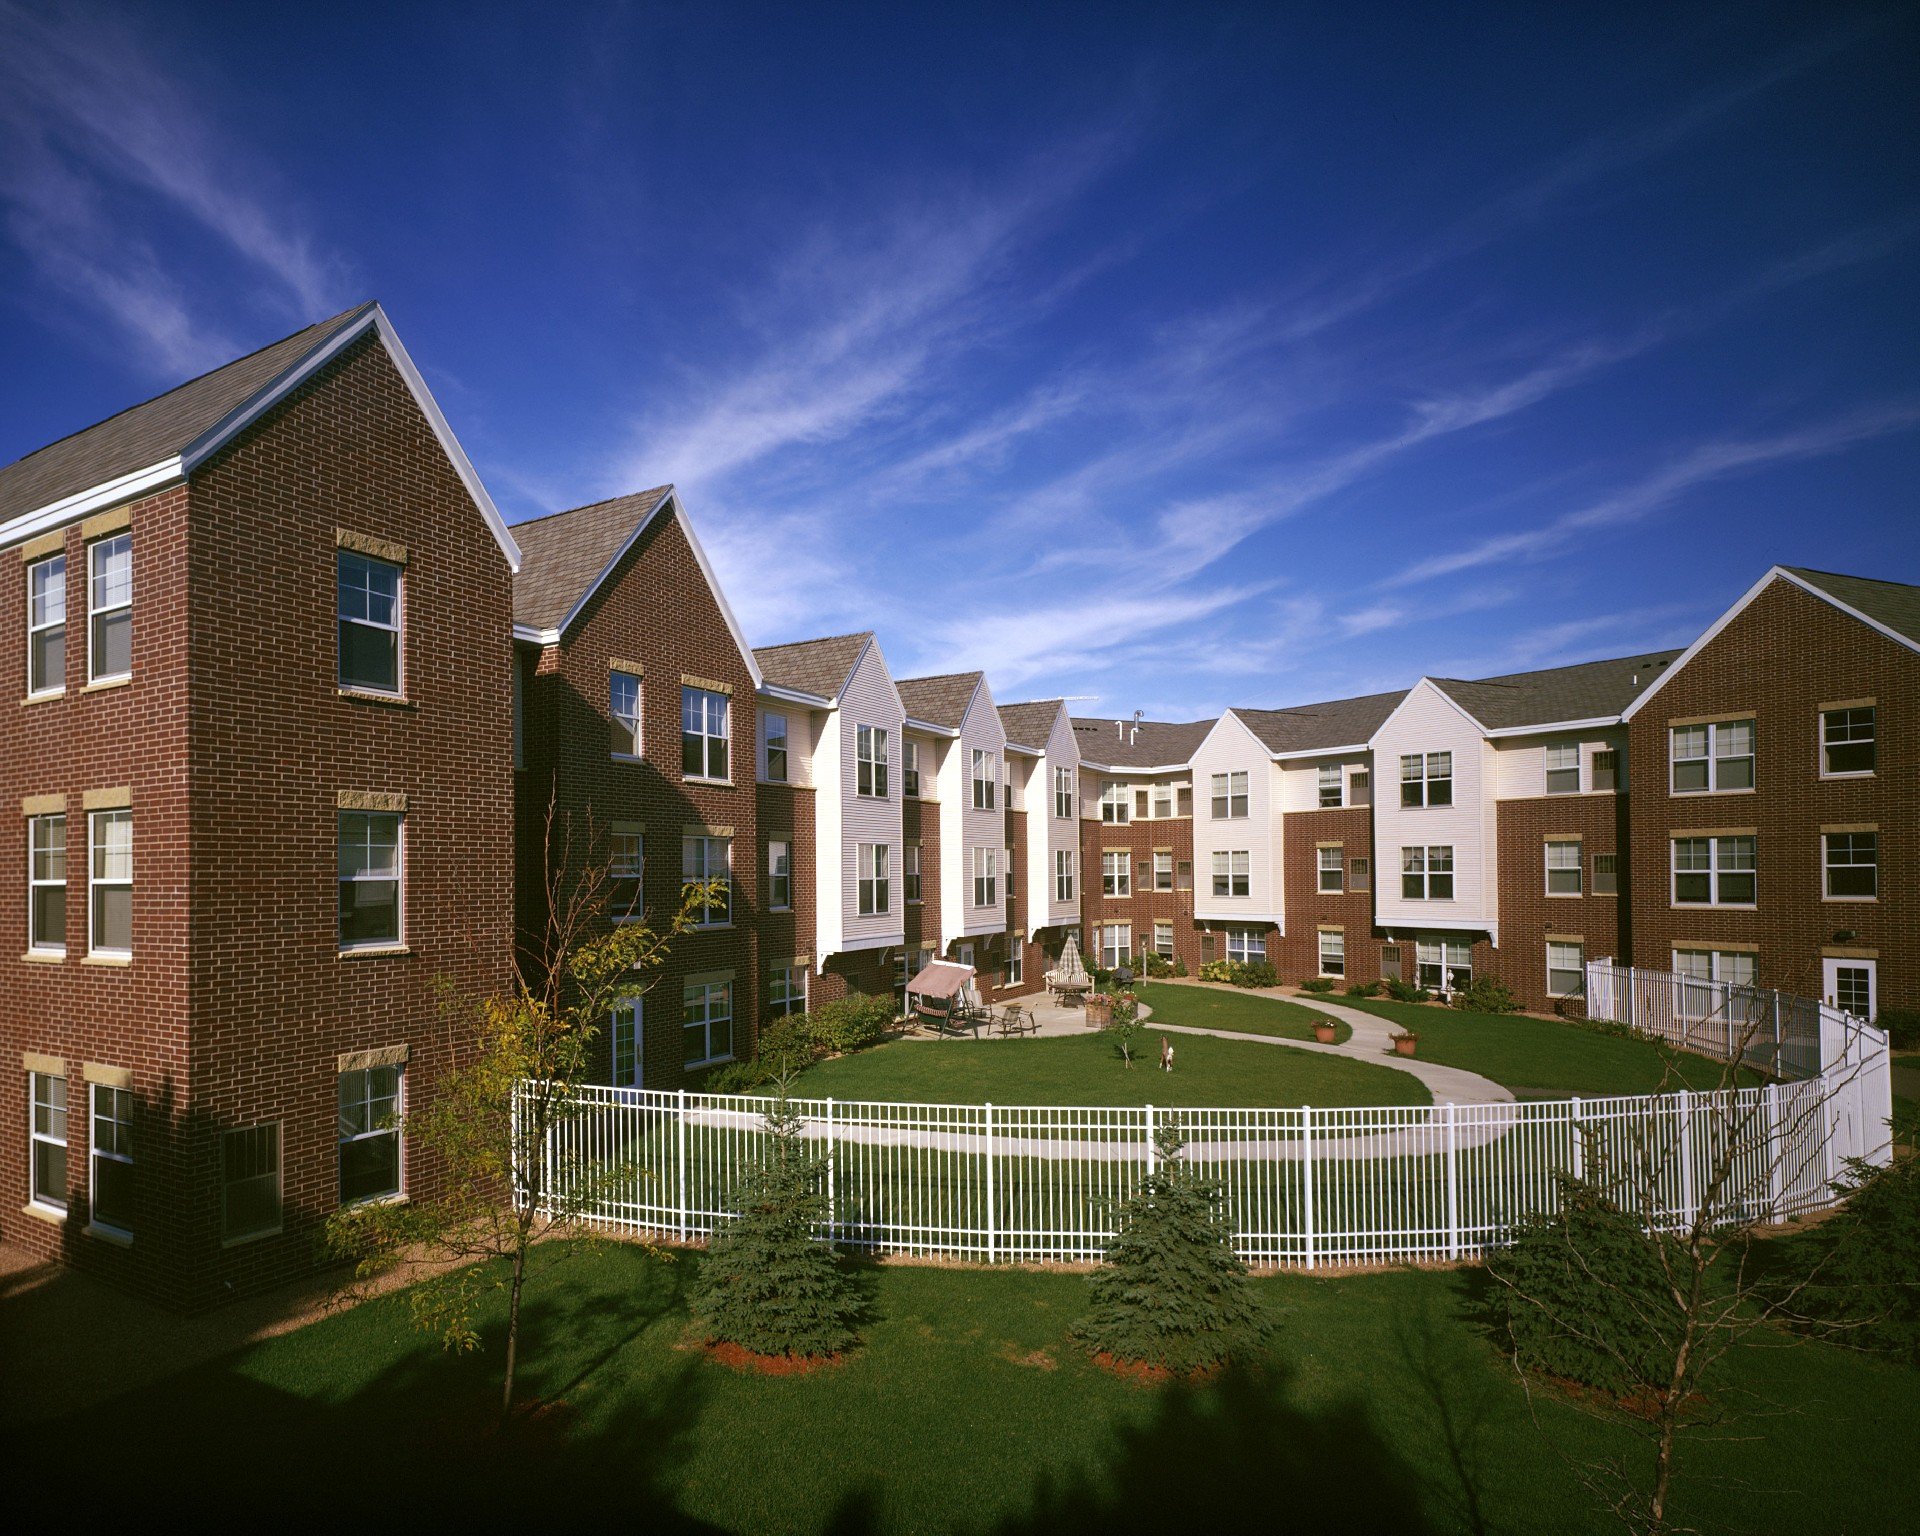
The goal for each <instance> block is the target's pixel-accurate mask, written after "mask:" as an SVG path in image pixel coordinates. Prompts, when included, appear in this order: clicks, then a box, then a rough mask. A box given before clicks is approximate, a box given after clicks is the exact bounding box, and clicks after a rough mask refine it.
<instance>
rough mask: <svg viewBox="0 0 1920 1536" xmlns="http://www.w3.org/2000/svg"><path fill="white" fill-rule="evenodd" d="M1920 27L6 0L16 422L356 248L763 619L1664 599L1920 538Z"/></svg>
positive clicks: (1787, 14)
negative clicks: (668, 507)
mask: <svg viewBox="0 0 1920 1536" xmlns="http://www.w3.org/2000/svg"><path fill="white" fill-rule="evenodd" d="M563 13H564V14H565V15H566V16H567V18H568V19H567V20H565V21H557V20H555V19H554V18H556V17H557V16H560V15H562V14H563ZM1916 60H1920V26H1917V25H1916V22H1915V20H1914V19H1913V16H1912V14H1911V13H1910V12H1908V13H1903V12H1902V11H1901V10H1899V9H1896V8H1891V7H1880V8H1876V7H1861V8H1859V9H1848V8H1845V7H1842V6H1837V5H1831V6H1823V7H1780V8H1768V7H1761V6H1754V5H1743V6H1738V7H1731V8H1726V9H1719V8H1713V7H1685V6H1683V7H1674V6H1670V5H1662V6H1649V7H1638V6H1629V5H1617V6H1609V7H1551V8H1549V7H1488V8H1484V9H1479V10H1475V9H1473V8H1466V9H1460V8H1453V7H1430V6H1429V7H1410V8H1408V9H1406V10H1404V11H1395V10H1392V9H1391V8H1374V7H1366V6H1333V5H1322V6H1317V7H1311V8H1307V7H1272V6H1269V7H1261V8H1257V9H1251V10H1248V11H1245V12H1234V11H1232V10H1229V9H1225V8H1202V7H1166V6H1161V7H1140V8H1134V7H1128V6H1106V7H1099V8H1093V7H1087V8H1078V9H1075V10H1072V11H1069V10H1067V9H1065V8H1038V7H1032V6H1023V7H1012V8H1008V9H1006V10H1004V11H992V10H987V9H968V8H963V7H950V8H945V9H944V10H940V11H938V12H936V11H935V10H934V9H933V8H927V7H917V8H911V9H909V8H888V9H886V10H882V9H880V8H860V7H791V6H789V7H777V8H776V7H765V8H759V7H739V6H728V5H724V4H707V5H686V6H645V5H633V6H610V7H601V8H593V7H573V8H554V7H543V8H539V9H535V8H527V9H526V10H524V11H516V10H514V9H512V8H509V7H505V6H500V7H476V6H471V5H462V6H455V7H434V6H425V5H415V6H406V7H398V8H395V7H389V6H366V7H359V6H354V5H346V4H342V5H330V6H327V7H324V8H322V7H310V8H306V9H305V11H304V12H302V11H299V10H295V9H293V8H281V7H266V6H254V7H242V6H205V7H199V8H196V7H193V6H191V5H187V4H183V3H175V4H171V5H169V6H168V7H166V8H164V10H163V9H161V8H157V7H139V8H135V7H124V8H118V9H115V8H88V7H85V6H79V5H61V6H58V7H53V6H40V5H25V6H22V5H20V4H17V3H16V0H0V459H11V458H13V457H16V456H18V455H19V454H21V453H24V452H27V451H30V450H31V449H32V448H34V447H36V446H38V445H39V444H41V443H43V442H45V441H48V440H50V439H52V438H55V437H58V436H61V435H63V434H65V433H67V432H70V431H72V430H74V429H76V428H78V427H80V426H83V425H85V424H87V423H89V422H92V421H94V420H97V419H99V418H100V417H102V416H104V415H107V414H109V413H111V412H112V411H114V410H117V409H119V408H121V407H123V406H125V405H127V404H130V403H132V402H133V401H135V400H137V399H140V398H143V397H145V396H147V395H150V394H153V393H156V392H158V391H159V390H161V389H164V388H166V387H168V386H169V385H170V384H172V383H176V382H178V381H179V380H180V379H181V378H184V377H186V376H188V375H190V374H192V373H194V372H197V371H200V370H202V369H204V368H207V367H210V366H213V365H216V364H218V363H219V362H222V361H224V360H225V359H226V358H228V357H230V356H233V355H236V354H238V353H240V352H243V351H246V350H250V349H251V348H253V347H256V346H259V345H261V344H263V343H265V342H267V341H269V340H272V339H273V338H274V337H276V336H278V335H281V334H284V333H286V332H287V331H289V330H292V329H294V328H297V327H298V326H299V325H301V324H304V323H306V322H307V321H309V320H312V319H315V318H318V317H320V316H322V315H324V314H328V313H332V312H334V311H336V310H339V309H342V308H345V307H347V306H348V305H349V304H352V303H354V302H356V301H358V300H359V299H361V298H364V297H376V298H378V299H380V300H381V301H382V302H383V303H384V304H385V305H386V307H387V309H388V312H389V313H390V315H391V316H392V317H393V320H394V322H395V324H396V325H397V326H398V328H399V330H400V332H401V334H402V336H404V337H405V339H406V341H407V344H408V346H409V348H410V349H411V350H412V352H413V354H414V356H415V358H416V360H417V361H418V362H419V363H420V364H421V366H422V368H423V371H424V372H425V373H426V375H427V377H428V380H429V382H430V383H431V385H432V386H433V388H434V390H435V393H436V394H437V395H438V396H439V398H440V401H441V404H442V405H443V407H444V408H445V410H446V413H447V415H448V417H449V418H450V419H451V421H452V423H453V425H454V428H455V430H456V431H457V432H458V433H459V434H460V436H461V438H462V440H463V442H464V443H465V444H466V446H467V449H468V451H469V453H470V454H471V455H472V457H473V459H474V460H475V462H476V464H477V465H478V467H479V469H480V472H481V474H482V476H483V477H484V478H485V479H486V481H487V483H488V484H489V486H490V487H491V488H492V490H493V492H494V495H495V497H496V499H497V500H498V501H499V502H500V503H501V505H502V507H503V508H504V509H505V510H506V512H507V515H508V516H509V518H519V517H526V516H532V515H534V514H536V513H539V512H544V511H550V510H553V509H556V508H559V507H566V506H572V505H577V504H579V503H582V502H586V501H591V500H595V499H598V498H601V497H604V496H608V495H613V494H617V493H619V492H621V491H625V490H629V489H635V488H638V487H641V486H647V485H653V484H657V483H659V482H661V481H666V480H672V481H674V482H677V483H678V484H679V485H680V486H681V488H682V490H683V492H684V494H685V497H686V500H687V503H688V506H689V508H690V510H691V512H692V514H693V516H694V518H695V520H696V523H697V524H698V526H699V527H700V529H701V531H702V534H703V537H704V538H705V540H706V542H707V545H708V548H709V550H710V551H711V553H712V554H713V556H714V558H715V561H716V564H717V565H718V566H719V568H720V571H721V574H722V577H723V579H724V580H725V582H726V583H727V586H728V590H729V592H730V593H731V595H732V597H733V599H734V602H735V606H736V608H737V610H738V611H739V613H740V615H741V618H742V620H743V622H744V623H745V625H746V627H747V629H748V632H749V634H750V636H751V637H752V638H753V640H754V641H755V643H758V644H767V643H774V642H777V641H783V640H791V639H797V638H803V637H805V636H808V635H814V634H826V633H834V632H839V631H843V630H847V629H854V628H866V627H875V628H877V629H878V630H879V631H880V633H881V638H882V643H883V645H884V646H885V648H886V650H887V653H888V657H889V660H890V661H891V662H892V664H893V665H894V667H895V669H896V671H897V672H900V673H901V674H902V675H905V674H907V673H911V672H916V671H935V670H948V669H954V668H960V667H968V666H985V667H986V668H987V669H988V672H989V676H990V678H991V680H992V682H993V684H994V687H995V690H996V692H997V694H998V695H999V697H1001V698H1002V699H1013V698H1023V697H1035V696H1042V695H1050V694H1060V693H1064V694H1069V695H1076V696H1082V697H1083V698H1084V699H1085V702H1083V703H1080V704H1077V705H1076V709H1077V710H1081V711H1084V712H1088V713H1114V714H1123V713H1130V712H1131V711H1133V710H1134V709H1136V708H1137V709H1144V710H1145V711H1147V712H1148V714H1149V715H1153V716H1159V717H1170V718H1181V717H1193V716H1197V715H1200V714H1203V713H1212V712H1214V711H1216V710H1218V709H1220V708H1222V707H1224V706H1226V705H1230V704H1248V705H1263V706H1272V705H1282V704H1287V703H1294V702H1304V701H1307V700H1311V699H1317V698H1327V697H1337V696H1340V695H1344V694H1349V693H1357V692H1365V691H1369V690H1372V689H1376V688H1384V687H1392V686H1399V685H1402V684H1404V683H1406V682H1408V681H1410V680H1411V679H1412V678H1414V677H1416V676H1418V675H1420V674H1421V673H1423V672H1426V673H1433V674H1437V675H1484V674H1488V673H1493V672H1499V671H1507V670H1515V669H1519V668H1523V667H1530V666H1544V665H1552V664H1555V663H1557V662H1562V661H1573V660H1581V659H1586V658H1590V657H1595V656H1604V655H1620V654H1624V653H1626V652H1628V651H1632V650H1637V649H1648V648H1653V647H1657V646H1663V645H1675V644H1684V643H1685V642H1686V641H1687V640H1688V639H1690V638H1692V637H1693V636H1694V635H1695V634H1696V633H1697V632H1698V631H1699V630H1700V628H1702V627H1703V626H1704V625H1705V624H1706V623H1707V622H1709V621H1710V619H1711V618H1712V617H1713V615H1714V614H1715V613H1717V612H1718V611H1719V610H1720V609H1721V608H1723V607H1724V606H1725V605H1726V604H1727V603H1728V602H1730V601H1731V600H1732V599H1733V598H1735V597H1736V596H1738V595H1739V593H1741V592H1742V591H1744V590H1745V588H1746V587H1747V586H1748V585H1749V584H1750V583H1751V582H1752V581H1753V580H1754V579H1755V578H1756V577H1757V576H1758V575H1759V574H1760V573H1761V572H1762V571H1763V570H1764V569H1765V568H1766V567H1767V565H1769V564H1770V563H1773V562H1775V561H1781V562H1786V563H1791V564H1807V565H1815V566H1822V567H1826V568H1830V569H1839V570H1845V571H1851V572H1857V573H1861V574H1867V575H1882V576H1888V577H1892V578H1895V579H1901V580H1908V581H1915V580H1920V504H1917V501H1916V493H1915V486H1916V485H1920V302H1916V301H1917V300H1920V294H1917V293H1916V283H1915V271H1916V267H1915V258H1916V252H1917V251H1920V157H1916V156H1915V155H1914V153H1913V145H1914V144H1915V143H1916V142H1920V90H1916V86H1920V70H1917V69H1916V67H1915V61H1916ZM1096 701H1097V702H1096Z"/></svg>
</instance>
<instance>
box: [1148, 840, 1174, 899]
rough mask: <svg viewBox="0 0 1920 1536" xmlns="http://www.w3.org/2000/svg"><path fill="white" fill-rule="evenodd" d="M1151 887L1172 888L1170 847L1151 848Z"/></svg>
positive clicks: (1159, 889)
mask: <svg viewBox="0 0 1920 1536" xmlns="http://www.w3.org/2000/svg"><path fill="white" fill-rule="evenodd" d="M1153 888H1154V889H1155V890H1156V891H1170V890H1172V889H1173V850H1172V849H1171V848H1156V849H1154V850H1153Z"/></svg>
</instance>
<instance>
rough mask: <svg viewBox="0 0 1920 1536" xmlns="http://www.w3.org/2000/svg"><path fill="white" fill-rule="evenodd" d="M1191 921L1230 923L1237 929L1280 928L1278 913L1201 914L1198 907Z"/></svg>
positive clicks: (1196, 906) (1195, 908)
mask: <svg viewBox="0 0 1920 1536" xmlns="http://www.w3.org/2000/svg"><path fill="white" fill-rule="evenodd" d="M1193 920H1194V921H1195V922H1196V923H1230V924H1232V925H1233V926H1235V927H1237V928H1245V927H1249V926H1253V927H1258V926H1260V925H1261V924H1265V925H1267V926H1269V927H1273V928H1278V927H1279V926H1280V914H1279V913H1278V912H1202V911H1201V910H1200V908H1199V906H1198V905H1195V907H1194V909H1193Z"/></svg>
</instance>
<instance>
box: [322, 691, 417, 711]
mask: <svg viewBox="0 0 1920 1536" xmlns="http://www.w3.org/2000/svg"><path fill="white" fill-rule="evenodd" d="M334 696H335V697H336V698H342V699H349V700H351V701H352V702H353V703H356V704H384V705H386V707H387V708H388V709H416V708H418V707H419V706H418V705H416V704H415V703H414V702H413V700H412V699H410V698H408V697H407V696H406V695H405V694H403V693H380V692H377V691H376V690H374V689H372V688H336V689H334Z"/></svg>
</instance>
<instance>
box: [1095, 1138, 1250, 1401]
mask: <svg viewBox="0 0 1920 1536" xmlns="http://www.w3.org/2000/svg"><path fill="white" fill-rule="evenodd" d="M1185 1145H1186V1136H1185V1133H1184V1132H1182V1130H1181V1129H1180V1125H1179V1123H1178V1122H1177V1121H1175V1120H1171V1119H1169V1120H1166V1121H1163V1122H1162V1123H1161V1125H1160V1127H1159V1129H1158V1130H1157V1131H1156V1132H1155V1134H1154V1148H1155V1150H1156V1152H1157V1153H1158V1154H1159V1155H1158V1157H1157V1158H1156V1160H1155V1164H1154V1169H1153V1172H1151V1173H1150V1174H1148V1175H1147V1176H1146V1178H1145V1179H1144V1180H1143V1181H1142V1182H1141V1185H1140V1188H1139V1189H1138V1190H1137V1191H1136V1192H1135V1193H1134V1194H1133V1195H1131V1196H1129V1197H1128V1198H1127V1199H1126V1200H1125V1201H1123V1202H1122V1203H1121V1206H1120V1212H1119V1215H1120V1230H1119V1233H1118V1235H1117V1236H1116V1237H1115V1238H1114V1239H1113V1241H1112V1242H1111V1243H1109V1244H1108V1245H1107V1250H1106V1263H1105V1265H1104V1266H1102V1267H1101V1268H1100V1269H1098V1270H1095V1271H1094V1273H1093V1275H1092V1276H1091V1277H1090V1280H1089V1283H1090V1285H1091V1286H1092V1289H1093V1305H1092V1307H1091V1308H1090V1309H1089V1310H1088V1312H1087V1315H1086V1316H1085V1317H1083V1318H1082V1319H1081V1320H1080V1321H1079V1322H1078V1323H1076V1324H1075V1325H1074V1329H1073V1334H1074V1337H1075V1338H1077V1339H1078V1340H1079V1341H1080V1342H1081V1343H1082V1344H1084V1345H1085V1346H1086V1347H1087V1348H1088V1349H1090V1350H1092V1351H1094V1352H1095V1353H1104V1354H1108V1355H1111V1356H1113V1357H1114V1358H1115V1359H1116V1360H1124V1361H1128V1362H1138V1363H1142V1364H1146V1365H1157V1366H1164V1367H1165V1368H1166V1369H1168V1370H1171V1371H1178V1372H1187V1371H1195V1370H1204V1369H1206V1368H1207V1367H1209V1366H1214V1365H1219V1364H1221V1363H1222V1362H1224V1361H1227V1360H1229V1359H1231V1358H1232V1357H1233V1356H1234V1354H1235V1353H1236V1352H1238V1351H1242V1350H1245V1349H1249V1348H1251V1347H1252V1346H1254V1345H1255V1344H1257V1343H1258V1342H1259V1341H1260V1339H1261V1338H1262V1337H1263V1336H1264V1335H1265V1334H1266V1333H1267V1331H1268V1328H1269V1326H1270V1324H1269V1323H1268V1320H1267V1319H1266V1317H1265V1316H1264V1315H1263V1313H1262V1311H1261V1308H1260V1303H1259V1302H1258V1301H1257V1300H1256V1299H1255V1297H1254V1294H1253V1290H1252V1287H1251V1286H1250V1285H1249V1284H1248V1281H1247V1267H1246V1265H1245V1264H1243V1263H1241V1262H1240V1259H1239V1257H1238V1256H1237V1255H1236V1254H1235V1253H1234V1251H1233V1229H1232V1227H1231V1226H1229V1225H1228V1223H1227V1221H1226V1218H1225V1216H1224V1215H1223V1214H1222V1213H1221V1209H1220V1186H1219V1185H1218V1184H1217V1183H1215V1182H1213V1181H1212V1180H1209V1179H1203V1178H1201V1177H1200V1176H1199V1175H1198V1174H1196V1173H1195V1172H1194V1170H1193V1167H1192V1165H1190V1164H1189V1163H1187V1162H1185V1161H1184V1160H1183V1159H1182V1158H1181V1156H1180V1149H1181V1148H1182V1147H1183V1146H1185Z"/></svg>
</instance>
